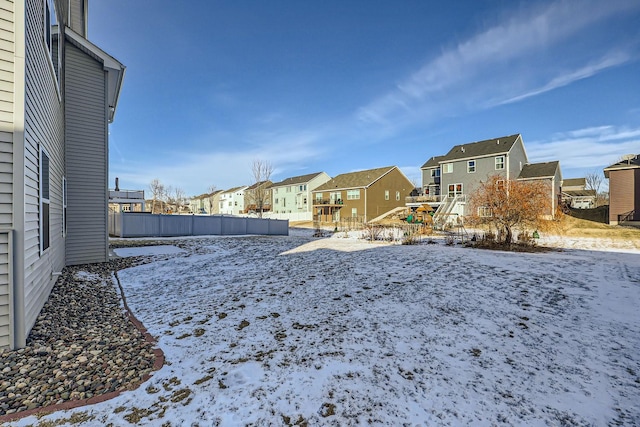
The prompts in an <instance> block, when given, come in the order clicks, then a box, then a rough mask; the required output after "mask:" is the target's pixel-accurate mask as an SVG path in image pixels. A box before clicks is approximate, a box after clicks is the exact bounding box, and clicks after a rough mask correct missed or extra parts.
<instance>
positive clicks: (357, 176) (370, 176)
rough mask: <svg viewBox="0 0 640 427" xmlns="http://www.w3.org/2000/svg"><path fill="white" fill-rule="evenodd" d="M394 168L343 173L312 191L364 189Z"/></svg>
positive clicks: (387, 167)
mask: <svg viewBox="0 0 640 427" xmlns="http://www.w3.org/2000/svg"><path fill="white" fill-rule="evenodd" d="M394 168H395V166H386V167H384V168H377V169H368V170H364V171H358V172H350V173H343V174H341V175H338V176H336V177H335V178H333V179H331V180H329V181H327V182H326V183H324V184H322V185H321V186H320V187H318V188H316V189H315V190H313V191H327V190H340V189H345V188H364V187H368V186H369V185H371V184H372V183H373V182H375V181H377V180H378V179H380V178H381V177H382V176H383V175H385V174H386V173H388V172H389V171H391V170H392V169H394Z"/></svg>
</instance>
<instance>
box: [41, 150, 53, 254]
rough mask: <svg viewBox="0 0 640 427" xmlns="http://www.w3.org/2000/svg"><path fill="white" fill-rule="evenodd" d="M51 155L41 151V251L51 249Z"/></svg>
mask: <svg viewBox="0 0 640 427" xmlns="http://www.w3.org/2000/svg"><path fill="white" fill-rule="evenodd" d="M49 190H50V189H49V155H48V154H47V153H46V152H45V151H44V149H40V251H41V252H44V251H46V250H47V249H49V246H50V243H51V236H50V231H51V230H50V224H51V221H50V216H49V212H50V206H51V202H50V199H49V197H50V192H49Z"/></svg>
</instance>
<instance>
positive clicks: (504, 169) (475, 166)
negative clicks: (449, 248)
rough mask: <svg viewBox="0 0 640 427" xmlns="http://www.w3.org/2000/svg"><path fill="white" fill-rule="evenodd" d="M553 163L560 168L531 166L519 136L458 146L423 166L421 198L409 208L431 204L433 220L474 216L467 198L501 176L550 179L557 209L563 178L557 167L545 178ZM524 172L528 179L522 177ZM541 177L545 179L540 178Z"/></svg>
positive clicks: (551, 194) (412, 199)
mask: <svg viewBox="0 0 640 427" xmlns="http://www.w3.org/2000/svg"><path fill="white" fill-rule="evenodd" d="M551 163H554V164H557V162H550V163H548V164H547V163H540V164H529V163H528V160H527V153H526V150H525V147H524V143H523V142H522V136H521V135H520V134H515V135H509V136H502V137H499V138H493V139H487V140H484V141H478V142H472V143H469V144H461V145H456V146H454V147H453V148H452V149H451V150H449V152H448V153H447V154H445V155H444V156H435V157H432V158H430V159H429V160H428V161H427V162H426V163H425V164H424V165H422V167H421V170H422V194H421V195H419V196H412V197H410V198H408V199H407V206H409V207H413V208H416V207H418V206H420V205H421V204H423V203H428V204H429V205H430V206H432V207H434V208H436V212H435V214H434V220H436V219H437V220H438V221H441V222H451V221H453V220H454V219H455V218H458V217H461V216H465V215H469V214H470V213H471V212H468V209H467V206H468V203H467V201H468V197H469V196H470V195H471V194H473V193H474V192H475V191H476V189H477V188H478V186H479V184H480V182H482V181H484V180H486V179H487V178H488V177H489V176H492V175H500V176H503V177H504V179H505V180H516V179H519V178H520V179H548V180H549V182H551V183H552V187H551V188H550V195H549V197H552V201H551V203H552V205H553V206H554V207H555V206H557V204H558V195H559V194H560V185H561V176H562V175H561V173H560V168H559V164H557V165H556V166H557V174H556V172H555V171H554V172H553V176H552V177H549V176H546V175H547V174H548V173H551V172H549V170H551V169H553V166H554V165H552V164H551ZM525 166H527V167H526V169H525ZM523 170H525V175H521V173H522V171H523ZM538 173H542V174H543V175H545V176H537V175H536V174H538ZM558 177H560V179H559V180H558Z"/></svg>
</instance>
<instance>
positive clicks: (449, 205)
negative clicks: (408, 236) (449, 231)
mask: <svg viewBox="0 0 640 427" xmlns="http://www.w3.org/2000/svg"><path fill="white" fill-rule="evenodd" d="M463 200H465V197H464V194H458V195H455V196H453V197H450V196H444V197H443V198H442V204H441V205H440V206H438V209H436V211H435V212H434V214H433V228H434V229H440V230H442V229H444V226H445V224H446V223H447V222H449V219H450V217H451V213H452V212H453V210H454V208H455V207H456V205H457V204H458V202H461V201H463Z"/></svg>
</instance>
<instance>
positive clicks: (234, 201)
mask: <svg viewBox="0 0 640 427" xmlns="http://www.w3.org/2000/svg"><path fill="white" fill-rule="evenodd" d="M247 188H249V186H248V185H243V186H240V187H234V188H230V189H229V190H226V191H223V192H222V193H220V202H219V206H220V214H222V215H242V214H243V213H244V192H245V190H246V189H247Z"/></svg>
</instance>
